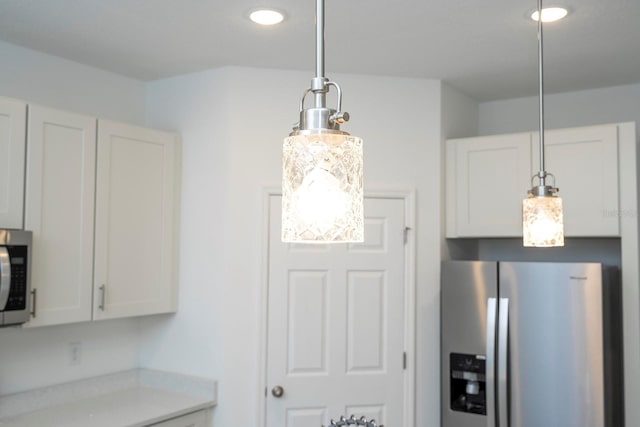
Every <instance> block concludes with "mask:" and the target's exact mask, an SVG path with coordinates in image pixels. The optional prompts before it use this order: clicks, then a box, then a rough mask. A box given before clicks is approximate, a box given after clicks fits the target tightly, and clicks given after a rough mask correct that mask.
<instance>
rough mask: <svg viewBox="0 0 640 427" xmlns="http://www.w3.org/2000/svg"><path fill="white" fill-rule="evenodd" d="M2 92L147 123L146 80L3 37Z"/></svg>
mask: <svg viewBox="0 0 640 427" xmlns="http://www.w3.org/2000/svg"><path fill="white" fill-rule="evenodd" d="M0 64H2V65H1V66H0V96H7V97H10V98H18V99H23V100H25V101H29V102H32V103H36V104H40V105H44V106H47V107H52V108H59V109H62V110H68V111H71V112H77V113H82V114H87V115H93V116H98V117H101V118H104V119H112V120H120V121H123V122H126V123H131V124H139V125H142V124H144V84H143V83H142V82H141V81H138V80H134V79H130V78H127V77H123V76H120V75H118V74H114V73H110V72H108V71H103V70H99V69H97V68H92V67H89V66H87V65H82V64H79V63H77V62H73V61H68V60H66V59H62V58H58V57H56V56H51V55H46V54H44V53H40V52H37V51H34V50H30V49H25V48H22V47H19V46H16V45H12V44H9V43H4V42H0Z"/></svg>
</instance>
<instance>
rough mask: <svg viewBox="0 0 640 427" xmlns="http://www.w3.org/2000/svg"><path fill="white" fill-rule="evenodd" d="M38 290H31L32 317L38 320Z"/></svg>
mask: <svg viewBox="0 0 640 427" xmlns="http://www.w3.org/2000/svg"><path fill="white" fill-rule="evenodd" d="M36 292H37V289H31V317H33V318H34V319H35V318H36V296H37V293H36Z"/></svg>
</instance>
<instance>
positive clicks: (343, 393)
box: [266, 197, 405, 427]
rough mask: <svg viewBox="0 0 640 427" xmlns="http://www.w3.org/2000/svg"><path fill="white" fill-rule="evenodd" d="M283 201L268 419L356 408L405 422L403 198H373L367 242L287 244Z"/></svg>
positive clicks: (272, 269)
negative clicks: (278, 394)
mask: <svg viewBox="0 0 640 427" xmlns="http://www.w3.org/2000/svg"><path fill="white" fill-rule="evenodd" d="M281 203H282V201H281V198H280V197H271V200H270V241H269V291H268V312H269V315H268V322H269V324H268V338H267V387H268V390H269V392H268V395H267V417H266V419H267V426H268V427H276V426H277V427H283V426H287V427H298V426H299V427H303V426H304V427H308V426H318V427H319V426H321V425H323V424H324V425H327V424H329V422H330V420H331V418H334V419H335V418H338V417H339V416H340V415H350V414H351V413H353V414H354V415H357V416H362V415H364V416H366V417H367V418H374V419H375V420H376V422H378V423H383V424H393V425H397V426H402V425H403V405H404V372H405V371H404V369H403V351H404V348H405V343H404V336H405V333H404V332H405V329H404V328H405V325H404V321H405V320H404V319H405V314H404V303H405V302H404V288H405V279H404V268H405V267H404V201H403V200H400V199H368V198H367V199H365V209H366V211H365V212H366V218H365V242H363V243H358V244H326V245H325V244H285V243H282V242H281V241H280V228H281V224H280V218H281V214H280V212H281ZM277 385H280V386H282V387H283V389H284V394H283V395H282V397H280V398H277V397H274V396H273V395H272V393H271V390H272V389H273V388H274V387H275V386H277Z"/></svg>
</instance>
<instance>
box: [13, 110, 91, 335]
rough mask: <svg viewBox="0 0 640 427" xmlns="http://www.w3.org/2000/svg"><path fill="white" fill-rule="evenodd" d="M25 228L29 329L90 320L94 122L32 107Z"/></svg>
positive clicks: (85, 117)
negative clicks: (29, 240) (29, 249)
mask: <svg viewBox="0 0 640 427" xmlns="http://www.w3.org/2000/svg"><path fill="white" fill-rule="evenodd" d="M28 138H29V142H28V150H27V180H26V181H27V182H26V203H25V226H26V228H27V229H28V230H31V231H33V260H34V262H33V263H32V279H31V286H32V289H33V290H34V292H36V294H35V297H34V301H33V303H32V304H33V309H35V317H34V318H33V319H32V320H31V321H30V322H29V324H28V325H29V326H40V325H54V324H60V323H70V322H80V321H86V320H91V307H92V296H91V295H92V294H91V290H92V281H93V218H94V197H95V158H96V119H95V118H94V117H87V116H82V115H78V114H71V113H67V112H62V111H57V110H52V109H49V108H43V107H38V106H29V129H28Z"/></svg>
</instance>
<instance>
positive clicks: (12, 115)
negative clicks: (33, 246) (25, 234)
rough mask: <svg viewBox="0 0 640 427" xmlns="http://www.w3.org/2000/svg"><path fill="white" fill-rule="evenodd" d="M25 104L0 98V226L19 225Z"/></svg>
mask: <svg viewBox="0 0 640 427" xmlns="http://www.w3.org/2000/svg"><path fill="white" fill-rule="evenodd" d="M26 120H27V104H25V103H24V102H21V101H17V100H13V99H9V98H0V228H22V224H23V222H22V214H23V211H22V206H23V202H24V156H25V152H24V151H25V131H26Z"/></svg>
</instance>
